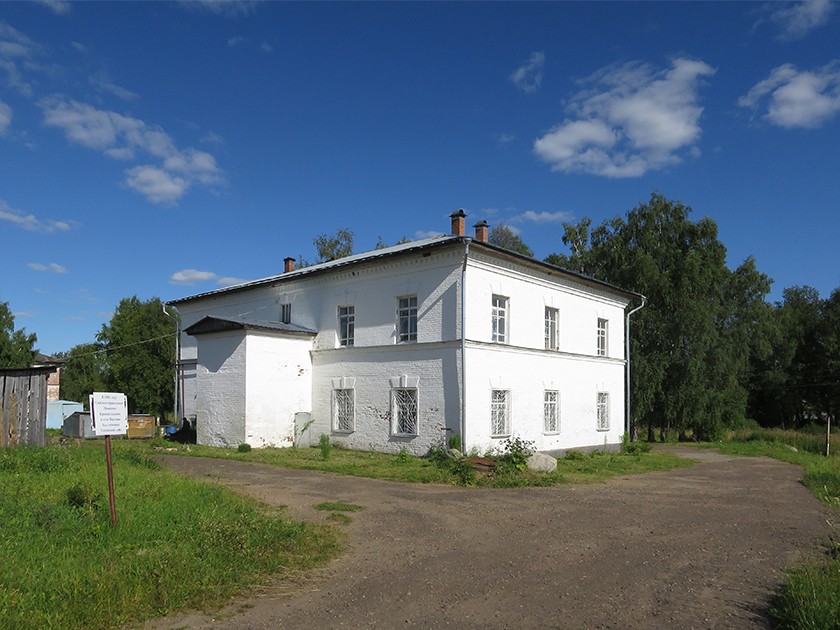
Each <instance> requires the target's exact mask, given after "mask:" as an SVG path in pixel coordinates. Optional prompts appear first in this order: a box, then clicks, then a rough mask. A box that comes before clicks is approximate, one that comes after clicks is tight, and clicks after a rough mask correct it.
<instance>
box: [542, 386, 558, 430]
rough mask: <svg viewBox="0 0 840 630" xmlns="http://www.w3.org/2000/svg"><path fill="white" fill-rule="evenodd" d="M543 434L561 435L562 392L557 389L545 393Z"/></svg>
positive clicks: (547, 390)
mask: <svg viewBox="0 0 840 630" xmlns="http://www.w3.org/2000/svg"><path fill="white" fill-rule="evenodd" d="M543 433H546V434H548V435H551V434H556V433H560V392H559V391H557V390H556V389H546V390H545V391H544V392H543Z"/></svg>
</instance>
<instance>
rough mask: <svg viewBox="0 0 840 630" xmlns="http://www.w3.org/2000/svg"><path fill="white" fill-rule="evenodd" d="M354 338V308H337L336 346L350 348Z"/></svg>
mask: <svg viewBox="0 0 840 630" xmlns="http://www.w3.org/2000/svg"><path fill="white" fill-rule="evenodd" d="M355 337H356V307H355V306H339V307H338V345H340V346H352V345H353V344H354V343H355Z"/></svg>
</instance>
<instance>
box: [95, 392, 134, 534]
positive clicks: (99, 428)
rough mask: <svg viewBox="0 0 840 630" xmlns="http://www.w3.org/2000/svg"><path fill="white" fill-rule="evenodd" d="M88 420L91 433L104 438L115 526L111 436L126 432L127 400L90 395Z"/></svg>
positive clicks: (112, 395) (104, 394)
mask: <svg viewBox="0 0 840 630" xmlns="http://www.w3.org/2000/svg"><path fill="white" fill-rule="evenodd" d="M90 420H91V423H92V424H93V432H94V433H96V435H104V436H105V461H106V463H107V466H108V500H109V502H110V505H111V526H112V527H116V526H117V509H116V506H115V504H114V469H113V466H112V464H111V436H112V435H125V434H126V433H127V432H128V399H127V398H126V396H125V394H119V393H115V392H94V393H93V394H91V395H90Z"/></svg>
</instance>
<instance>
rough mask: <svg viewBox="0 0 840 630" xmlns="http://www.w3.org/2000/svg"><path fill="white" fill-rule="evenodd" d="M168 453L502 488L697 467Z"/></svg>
mask: <svg viewBox="0 0 840 630" xmlns="http://www.w3.org/2000/svg"><path fill="white" fill-rule="evenodd" d="M135 444H137V443H136V442H135ZM146 448H148V447H146ZM164 454H178V455H189V456H193V457H213V458H220V459H233V460H238V461H248V462H255V463H260V464H269V465H272V466H280V467H283V468H295V469H302V470H319V471H323V472H329V473H336V474H341V475H351V476H355V477H370V478H373V479H386V480H390V481H402V482H408V483H444V484H455V485H478V486H483V487H501V488H510V487H519V486H552V485H555V484H558V483H588V482H597V481H605V480H607V479H609V478H610V477H615V476H617V475H627V474H636V473H645V472H651V471H657V470H670V469H673V468H685V467H688V466H693V465H694V462H693V461H691V460H687V459H685V458H683V457H679V456H677V455H672V454H670V453H665V452H660V451H654V452H649V453H637V454H624V453H604V452H600V451H594V452H592V453H588V454H586V455H583V457H582V459H580V460H575V461H572V460H569V459H559V460H558V465H557V470H556V471H555V472H553V473H550V474H545V473H534V472H531V471H528V470H524V471H516V470H513V471H512V470H510V468H505V467H501V468H500V469H499V471H498V473H496V474H491V475H485V476H477V477H473V476H468V475H465V474H464V471H463V470H462V468H463V466H460V467H459V466H457V465H454V464H453V461H452V460H448V461H435V460H432V459H426V458H422V457H413V456H408V455H407V454H406V453H404V452H403V453H399V454H388V453H376V452H372V451H351V450H345V449H338V448H333V449H332V452H331V454H330V456H329V458H328V459H324V458H323V457H322V456H321V451H320V449H319V448H317V447H315V448H261V449H254V450H253V451H251V452H250V453H240V452H237V450H236V449H232V448H217V447H212V446H191V447H190V450H189V451H187V450H185V449H179V450H178V451H177V452H176V453H164Z"/></svg>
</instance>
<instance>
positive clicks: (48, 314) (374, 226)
mask: <svg viewBox="0 0 840 630" xmlns="http://www.w3.org/2000/svg"><path fill="white" fill-rule="evenodd" d="M838 112H840V10H838V4H837V3H829V2H824V1H822V0H818V1H813V2H806V3H787V2H773V3H769V4H768V3H750V2H704V3H691V2H674V3H668V2H658V3H634V2H621V3H585V4H584V3H571V2H568V3H567V2H560V3H534V4H531V3H519V2H517V3H509V4H507V3H504V4H498V3H492V4H491V3H475V2H469V3H438V2H435V3H419V4H413V3H388V4H373V3H372V4H368V3H357V2H353V3H342V4H332V3H306V4H296V3H285V2H284V3H251V2H240V3H230V2H224V1H216V2H182V3H163V2H154V3H105V2H95V3H94V2H90V3H67V2H61V1H57V0H53V1H50V2H29V3H8V2H4V3H0V165H2V166H0V236H2V243H3V245H2V247H1V248H0V265H2V282H1V283H0V301H3V302H8V303H9V306H10V308H11V310H12V312H13V313H14V315H15V323H16V326H17V327H18V328H22V327H23V328H26V330H27V331H28V332H35V333H36V334H37V335H38V340H39V341H38V347H39V349H40V350H42V351H43V352H47V353H55V352H57V351H61V350H68V349H70V348H71V347H72V346H74V345H76V344H79V343H86V342H90V341H92V340H93V339H94V337H95V335H96V333H97V332H98V330H99V329H100V327H101V326H102V324H103V323H104V322H107V321H108V320H109V319H110V317H111V314H112V312H113V309H114V308H115V307H116V305H117V304H118V303H119V300H120V299H121V298H123V297H129V296H132V295H137V296H138V297H139V298H140V299H143V300H145V299H148V298H151V297H154V296H157V297H160V298H161V299H163V300H168V299H174V298H178V297H184V296H187V295H192V294H194V293H199V292H203V291H207V290H210V289H213V288H216V287H220V286H225V285H227V284H231V283H235V282H237V281H240V280H247V279H255V278H262V277H266V276H269V275H273V274H274V273H279V272H280V271H281V270H282V265H283V262H282V261H283V258H284V257H286V256H294V257H298V256H303V257H304V258H308V259H309V260H313V259H314V258H315V253H314V247H313V245H312V239H313V238H314V237H315V236H316V235H318V234H320V233H332V232H334V230H335V229H337V228H345V227H346V228H349V229H351V230H352V231H353V232H354V234H355V246H356V251H364V250H367V249H371V248H373V247H374V246H375V245H376V243H377V240H379V239H380V238H381V240H382V241H384V242H385V243H389V244H392V243H394V242H396V241H397V240H399V239H400V238H402V237H404V236H405V237H408V238H420V237H424V236H427V235H429V234H431V233H435V232H447V231H448V228H449V220H448V215H449V214H450V213H451V212H452V211H454V210H456V209H458V208H464V209H465V210H466V212H467V213H468V219H467V221H468V225H470V226H471V225H472V224H473V223H474V222H477V221H479V220H481V219H486V220H487V221H488V222H489V223H490V224H491V225H498V224H505V225H508V226H510V227H511V228H513V229H514V230H516V231H518V233H519V234H520V235H521V237H522V239H523V240H524V241H525V242H526V243H527V244H529V245H530V246H531V247H532V249H534V251H535V254H536V256H537V257H539V258H543V257H545V256H547V255H548V254H550V253H552V252H557V251H565V250H564V247H563V244H562V242H561V236H562V233H563V228H562V222H563V221H570V220H571V221H574V220H579V219H581V218H584V217H590V218H591V219H592V220H593V222H594V223H596V224H597V223H600V222H601V221H603V220H604V219H607V218H611V217H614V216H617V215H624V214H625V213H626V212H627V211H628V210H630V209H631V208H633V207H634V206H636V205H637V204H639V203H640V202H644V201H646V200H647V199H648V198H649V196H650V194H651V193H652V192H654V191H658V192H661V193H662V194H664V195H665V196H667V197H669V198H671V199H675V200H680V201H683V202H684V203H686V204H688V205H689V206H691V207H692V208H693V214H692V218H693V219H695V220H699V219H700V218H702V217H704V216H709V217H711V218H713V219H714V220H715V221H716V222H717V224H718V226H719V228H720V239H721V240H722V242H723V243H724V244H725V245H726V246H727V250H728V261H729V264H730V265H731V266H733V267H734V266H737V265H738V264H739V263H740V262H742V261H743V260H744V259H745V258H746V257H747V256H750V255H752V256H754V257H755V258H756V261H757V264H758V267H759V269H760V270H761V271H763V272H764V273H766V274H768V275H769V276H770V277H771V278H773V279H774V280H775V284H774V287H773V293H772V294H771V296H770V299H771V300H777V299H779V298H780V296H781V291H782V289H783V288H785V287H788V286H792V285H810V286H813V287H815V288H817V289H818V290H819V291H820V293H821V294H822V295H823V296H827V295H828V294H829V293H830V292H831V291H832V290H833V289H835V288H837V287H840V263H838V246H837V243H838V237H839V236H840V208H838V199H840V176H838V167H840V114H838Z"/></svg>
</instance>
